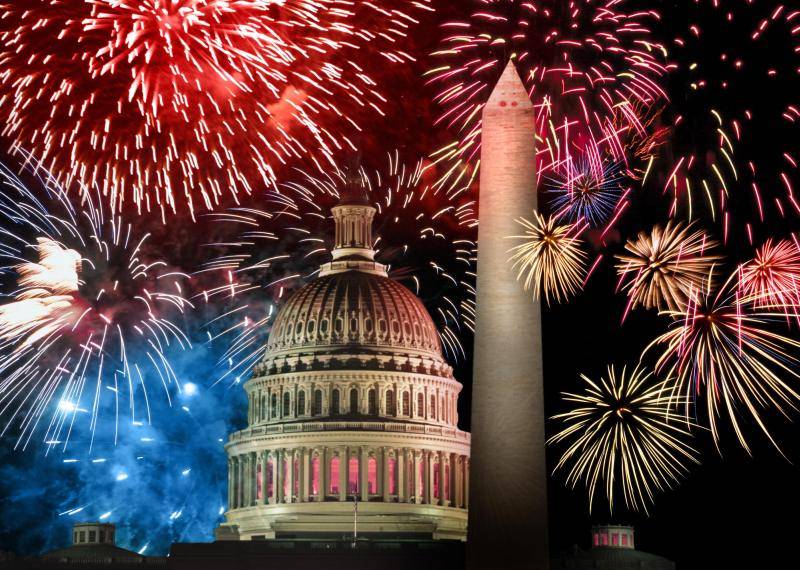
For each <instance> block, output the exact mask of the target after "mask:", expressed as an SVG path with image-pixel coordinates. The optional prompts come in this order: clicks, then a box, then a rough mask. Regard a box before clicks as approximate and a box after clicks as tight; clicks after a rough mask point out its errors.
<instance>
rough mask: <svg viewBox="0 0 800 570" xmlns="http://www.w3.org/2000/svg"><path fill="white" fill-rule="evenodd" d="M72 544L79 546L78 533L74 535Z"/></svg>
mask: <svg viewBox="0 0 800 570" xmlns="http://www.w3.org/2000/svg"><path fill="white" fill-rule="evenodd" d="M72 543H73V544H77V543H78V533H77V532H73V533H72Z"/></svg>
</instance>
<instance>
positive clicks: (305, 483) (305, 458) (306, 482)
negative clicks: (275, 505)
mask: <svg viewBox="0 0 800 570" xmlns="http://www.w3.org/2000/svg"><path fill="white" fill-rule="evenodd" d="M309 461H310V457H309V450H308V449H306V448H303V449H302V450H301V451H300V502H301V503H307V502H308V495H309V494H310V489H309V487H310V482H311V481H310V480H311V477H310V476H309V475H310V473H311V471H310V469H309Z"/></svg>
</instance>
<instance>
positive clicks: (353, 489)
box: [347, 457, 358, 495]
mask: <svg viewBox="0 0 800 570" xmlns="http://www.w3.org/2000/svg"><path fill="white" fill-rule="evenodd" d="M347 492H348V493H349V494H351V495H355V494H357V493H358V457H351V458H350V461H348V462H347Z"/></svg>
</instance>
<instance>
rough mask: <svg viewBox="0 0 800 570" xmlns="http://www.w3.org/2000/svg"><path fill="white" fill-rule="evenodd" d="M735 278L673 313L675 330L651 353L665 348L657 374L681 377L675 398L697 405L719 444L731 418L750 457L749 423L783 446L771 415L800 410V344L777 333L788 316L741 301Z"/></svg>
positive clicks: (677, 379) (654, 344) (656, 343)
mask: <svg viewBox="0 0 800 570" xmlns="http://www.w3.org/2000/svg"><path fill="white" fill-rule="evenodd" d="M735 277H736V274H734V275H733V276H731V278H729V279H728V280H727V281H726V282H725V283H724V284H723V285H722V286H721V287H720V288H719V289H718V290H717V291H716V292H714V291H713V290H708V291H704V292H703V294H702V295H697V296H694V297H692V298H691V299H690V300H689V303H688V304H687V305H686V306H685V307H684V308H682V309H679V310H671V311H666V312H665V314H667V315H669V316H670V317H672V325H671V327H670V329H669V330H668V331H667V332H665V333H663V334H662V335H660V336H659V337H657V338H656V339H655V340H654V341H653V342H652V343H650V345H649V346H648V347H647V349H646V350H645V352H648V351H649V350H651V349H655V348H660V349H662V350H663V352H662V353H661V354H660V355H659V357H658V362H657V368H656V370H657V371H662V372H663V373H664V374H665V375H666V376H667V377H670V378H674V379H675V383H674V386H673V387H672V388H671V393H672V397H674V398H676V399H678V400H680V401H686V402H687V404H688V403H690V402H691V403H694V405H693V409H694V410H696V411H697V413H702V412H703V411H704V415H705V416H706V421H707V422H708V424H709V427H710V429H711V433H712V434H713V437H714V442H715V443H716V444H717V445H719V439H720V425H719V421H720V419H722V418H725V419H727V420H728V422H730V424H731V426H732V428H733V430H734V432H735V433H736V436H737V438H738V440H739V443H740V444H741V445H742V447H743V448H744V449H745V450H747V451H748V452H749V450H750V448H749V446H748V444H747V441H746V436H745V432H744V428H745V427H746V426H747V424H749V423H751V422H752V423H753V424H755V425H757V426H758V427H759V429H760V430H761V431H762V432H763V433H764V434H765V435H766V436H767V437H768V438H769V440H770V441H771V442H772V443H773V444H774V445H775V446H776V447H778V445H777V443H776V442H775V440H774V439H773V438H772V436H771V435H770V433H769V431H768V428H767V425H766V423H765V420H764V417H763V414H764V412H768V411H778V412H780V413H781V414H784V415H787V412H788V410H789V409H792V410H793V409H796V408H797V402H798V400H800V394H798V392H797V391H796V390H795V388H794V387H793V386H792V384H793V383H794V382H795V381H796V380H797V379H798V378H800V375H799V374H798V372H797V365H798V360H797V358H795V357H794V356H793V355H792V352H794V351H797V349H798V348H800V342H797V341H795V340H793V339H791V338H789V337H787V336H784V335H782V334H780V333H779V332H776V331H775V330H774V326H776V325H778V324H779V321H780V320H781V315H776V314H772V313H769V312H761V313H759V312H755V311H752V310H751V309H750V306H749V304H747V303H744V302H743V300H742V299H741V298H739V296H738V293H737V289H736V287H735V286H733V285H734V284H735ZM703 401H704V402H705V403H704V404H703ZM688 413H689V412H688V409H687V414H688Z"/></svg>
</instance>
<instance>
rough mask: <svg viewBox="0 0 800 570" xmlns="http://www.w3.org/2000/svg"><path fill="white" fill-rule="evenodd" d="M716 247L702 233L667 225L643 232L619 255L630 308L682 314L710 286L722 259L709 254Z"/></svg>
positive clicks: (618, 265)
mask: <svg viewBox="0 0 800 570" xmlns="http://www.w3.org/2000/svg"><path fill="white" fill-rule="evenodd" d="M716 246H717V243H716V242H715V241H714V240H711V239H709V238H708V236H707V235H706V233H705V232H703V231H702V230H695V231H692V228H691V225H689V226H685V225H683V224H681V223H680V222H679V223H673V222H672V221H670V222H667V225H666V226H665V227H664V228H663V229H662V228H661V226H656V227H654V228H653V229H652V231H650V232H649V233H647V232H641V233H640V234H639V235H638V237H637V238H636V239H635V240H630V241H628V243H627V244H625V250H626V253H625V254H623V255H618V256H617V260H618V262H619V263H617V273H618V274H619V275H620V276H621V277H622V278H623V279H625V278H627V279H629V280H628V282H627V283H626V284H625V286H624V288H623V289H624V290H625V291H627V293H628V296H629V297H630V298H631V308H635V307H637V306H639V305H642V306H643V307H645V308H647V309H653V308H656V309H659V310H661V309H665V308H666V309H669V310H673V311H674V310H680V309H681V308H682V307H685V306H686V303H687V300H688V299H689V297H690V296H691V295H693V294H698V293H699V292H701V291H702V290H703V289H705V288H706V287H707V285H708V283H709V282H710V280H711V278H712V277H713V276H712V273H713V269H714V264H715V263H716V262H717V261H719V260H720V259H721V257H720V256H718V255H712V254H709V253H708V251H709V250H711V249H713V248H714V247H716Z"/></svg>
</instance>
